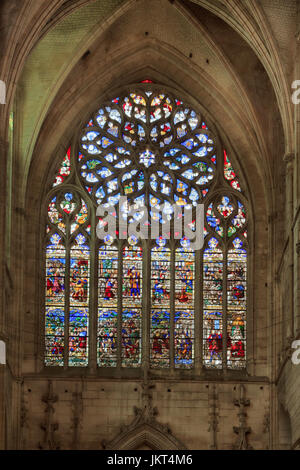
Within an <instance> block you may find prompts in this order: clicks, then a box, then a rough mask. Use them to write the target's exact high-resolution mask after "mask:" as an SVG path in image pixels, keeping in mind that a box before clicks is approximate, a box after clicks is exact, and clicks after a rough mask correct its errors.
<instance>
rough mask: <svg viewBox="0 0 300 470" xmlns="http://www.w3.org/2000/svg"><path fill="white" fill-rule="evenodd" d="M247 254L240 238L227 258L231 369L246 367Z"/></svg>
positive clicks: (228, 356)
mask: <svg viewBox="0 0 300 470" xmlns="http://www.w3.org/2000/svg"><path fill="white" fill-rule="evenodd" d="M246 281H247V252H246V250H245V249H244V242H243V241H242V240H240V239H239V238H236V239H235V240H234V241H233V248H232V249H230V250H229V251H228V257H227V365H228V368H230V369H241V368H243V367H245V361H246V303H247V284H246Z"/></svg>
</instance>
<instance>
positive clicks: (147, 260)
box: [141, 113, 151, 373]
mask: <svg viewBox="0 0 300 470" xmlns="http://www.w3.org/2000/svg"><path fill="white" fill-rule="evenodd" d="M148 115H149V113H148ZM148 126H149V123H148ZM148 128H149V127H148ZM149 187H150V181H149V175H148V173H147V172H146V173H145V206H146V207H147V220H149V217H150V201H149V197H150V192H149ZM149 232H150V233H149ZM148 237H151V226H150V227H149V226H148ZM148 240H149V238H148ZM148 240H146V241H145V243H143V244H142V247H143V265H142V273H143V283H142V322H141V328H142V332H141V341H142V345H141V347H142V368H143V369H144V373H147V371H148V370H149V369H150V367H151V364H150V317H151V243H149V241H148ZM149 286H150V287H149Z"/></svg>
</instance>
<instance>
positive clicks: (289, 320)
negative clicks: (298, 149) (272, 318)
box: [283, 153, 295, 346]
mask: <svg viewBox="0 0 300 470" xmlns="http://www.w3.org/2000/svg"><path fill="white" fill-rule="evenodd" d="M294 160H295V154H294V153H287V154H285V156H284V158H283V161H284V162H285V164H286V173H285V185H286V204H285V218H284V221H283V222H284V223H285V234H286V240H287V243H288V246H287V248H286V261H285V270H284V272H285V279H284V280H283V282H284V286H285V287H286V292H285V293H284V295H285V300H284V302H285V308H284V312H283V321H284V323H285V338H284V341H285V346H289V345H290V340H291V339H292V338H293V336H294V308H293V307H294V292H293V284H294V282H293V281H294V266H293V244H294V243H293V238H294V237H293V229H292V225H293V186H294V185H293V183H294V178H293V170H294Z"/></svg>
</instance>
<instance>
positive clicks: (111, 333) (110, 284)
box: [97, 236, 118, 367]
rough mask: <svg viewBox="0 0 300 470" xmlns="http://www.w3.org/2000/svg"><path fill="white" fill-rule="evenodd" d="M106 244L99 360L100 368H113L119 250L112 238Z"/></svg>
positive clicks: (100, 280)
mask: <svg viewBox="0 0 300 470" xmlns="http://www.w3.org/2000/svg"><path fill="white" fill-rule="evenodd" d="M108 237H109V236H108ZM106 242H108V244H106V245H104V246H102V247H101V248H100V249H99V277H98V283H99V290H98V308H99V311H98V341H97V360H98V365H99V366H102V367H103V366H106V367H113V366H116V364H117V323H118V249H117V248H116V247H114V246H109V244H110V243H111V239H110V238H106Z"/></svg>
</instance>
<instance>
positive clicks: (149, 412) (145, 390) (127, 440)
mask: <svg viewBox="0 0 300 470" xmlns="http://www.w3.org/2000/svg"><path fill="white" fill-rule="evenodd" d="M141 386H142V407H141V408H138V407H136V406H135V407H134V409H133V410H134V414H135V417H134V419H133V421H132V422H131V423H130V424H129V425H128V426H122V427H121V429H120V432H119V433H118V435H117V436H116V437H115V438H114V439H112V440H111V441H110V442H108V441H106V440H102V442H101V444H102V448H103V449H107V450H113V449H115V450H125V449H135V448H136V447H135V446H137V445H139V444H141V441H146V442H147V443H148V444H149V442H150V444H151V445H153V446H154V447H153V448H154V449H162V450H163V449H170V450H173V449H174V450H175V449H181V450H184V449H186V447H185V446H184V445H183V444H182V443H181V442H180V441H178V440H177V439H176V438H175V437H174V436H173V435H172V431H171V429H170V426H169V425H168V424H162V423H159V422H158V421H157V420H156V417H157V416H158V414H159V413H158V410H157V408H156V407H153V404H152V398H153V397H152V390H153V389H154V388H155V385H153V384H152V383H151V382H150V381H149V379H148V377H146V378H145V379H144V380H143V382H142V385H141Z"/></svg>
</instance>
